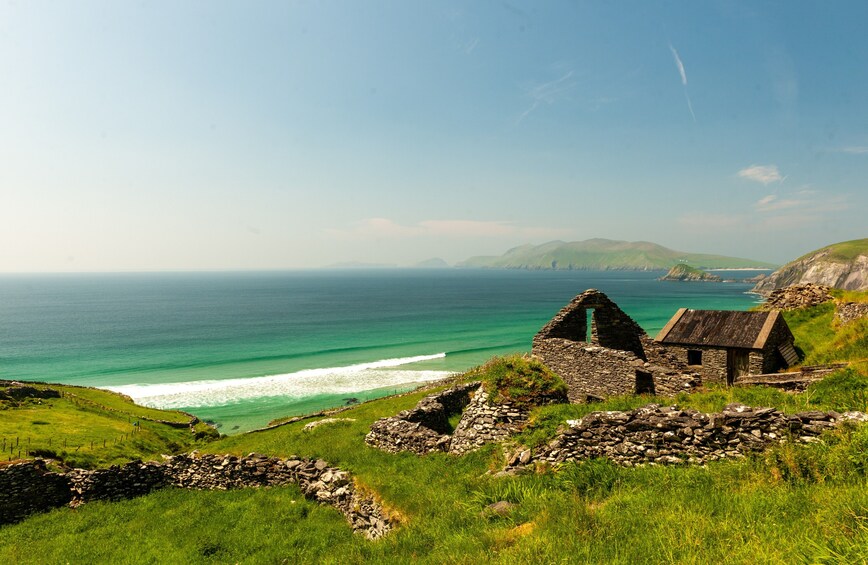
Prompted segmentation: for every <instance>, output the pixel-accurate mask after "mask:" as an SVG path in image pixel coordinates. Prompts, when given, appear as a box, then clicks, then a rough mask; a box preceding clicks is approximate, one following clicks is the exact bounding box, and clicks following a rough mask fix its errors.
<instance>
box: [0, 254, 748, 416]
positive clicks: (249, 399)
mask: <svg viewBox="0 0 868 565" xmlns="http://www.w3.org/2000/svg"><path fill="white" fill-rule="evenodd" d="M756 273H757V272H754V271H739V272H737V273H736V274H735V275H734V276H736V277H739V278H742V277H749V276H752V275H754V274H756ZM661 274H662V273H659V272H641V271H602V272H594V271H524V270H469V269H468V270H463V269H431V270H429V269H406V270H402V269H378V270H310V271H281V272H243V273H135V274H51V275H24V274H21V275H18V274H9V275H0V378H2V379H16V380H25V381H26V380H31V381H47V382H59V383H67V384H75V385H84V386H96V387H102V388H107V389H111V390H114V391H117V392H121V393H123V394H126V395H129V396H131V397H132V398H133V399H134V400H136V402H138V403H140V404H144V405H147V406H154V407H157V408H178V409H182V410H186V411H188V412H191V413H193V414H195V415H197V416H199V417H200V418H202V419H204V420H208V421H212V422H214V423H216V424H217V425H218V426H219V429H220V431H221V432H222V433H237V432H241V431H246V430H250V429H253V428H256V427H261V426H264V425H266V424H267V423H268V422H269V421H270V420H272V419H274V418H278V417H282V416H290V415H297V414H303V413H309V412H313V411H317V410H321V409H323V408H328V407H334V406H341V405H344V404H347V403H353V402H356V401H363V400H367V399H371V398H377V397H380V396H384V395H386V394H391V393H393V392H396V391H403V390H408V389H409V388H412V387H413V386H414V385H416V384H418V383H422V382H426V381H431V380H436V379H439V378H443V377H444V376H447V375H449V374H450V373H453V372H457V371H462V370H466V369H468V368H470V367H473V366H475V365H478V364H481V363H483V362H485V361H486V360H487V359H488V358H490V357H491V356H493V355H500V354H505V353H510V352H521V351H529V350H530V347H531V339H532V338H533V335H534V334H535V333H536V332H537V331H538V330H539V329H540V328H541V327H542V326H543V325H544V324H545V323H546V322H547V321H548V320H549V319H550V318H551V317H552V316H553V315H554V314H555V313H556V312H557V311H558V310H559V309H560V308H562V307H563V306H564V305H565V304H566V303H567V302H569V301H570V300H571V299H572V298H573V297H574V296H575V295H577V294H579V293H581V292H583V291H584V290H586V289H588V288H597V289H599V290H602V291H603V292H605V293H606V294H608V295H609V297H610V298H611V299H612V300H614V301H615V302H616V303H618V305H619V306H620V307H621V308H622V309H623V310H624V311H625V312H627V314H629V315H630V316H632V317H633V318H634V319H635V320H636V321H637V322H638V323H639V324H640V325H641V326H642V327H643V328H644V329H645V330H646V331H647V332H648V333H649V334H651V335H652V336H653V335H654V334H655V333H656V332H657V331H659V330H660V328H662V327H663V325H664V324H665V323H666V321H667V320H668V319H669V318H670V317H671V316H672V314H674V312H675V311H676V310H677V309H678V308H681V307H688V308H704V309H720V310H744V309H747V308H749V307H750V306H752V305H754V304H755V302H756V301H757V297H756V296H755V295H751V294H747V291H748V290H749V289H750V288H751V286H752V285H750V284H747V283H701V282H697V283H689V282H663V281H658V280H656V278H657V277H659V276H661Z"/></svg>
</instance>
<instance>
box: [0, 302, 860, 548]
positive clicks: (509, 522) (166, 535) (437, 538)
mask: <svg viewBox="0 0 868 565" xmlns="http://www.w3.org/2000/svg"><path fill="white" fill-rule="evenodd" d="M823 315H825V314H824V313H823V312H818V313H816V315H814V316H810V315H807V316H805V319H798V320H793V326H794V327H793V329H794V332H795V333H796V336H797V338H798V337H799V336H800V335H807V334H806V332H810V331H814V330H816V327H815V328H814V330H812V329H811V327H812V326H811V324H817V327H820V326H821V325H822V322H817V321H816V318H818V317H822V316H823ZM833 329H834V328H833ZM835 339H837V336H836V335H834V331H833V332H832V334H831V335H829V334H828V333H825V332H823V331H819V332H817V333H816V335H811V340H810V343H811V344H812V345H813V347H814V351H817V352H819V351H829V350H831V349H832V346H831V345H829V344H830V343H831V342H832V341H834V340H835ZM799 345H800V347H802V348H803V349H804V348H805V347H806V345H807V343H806V342H805V341H802V340H800V342H799ZM817 355H819V353H817ZM423 394H424V393H415V394H411V395H407V396H404V397H397V398H387V399H382V400H378V401H374V402H370V403H367V404H363V405H361V406H358V407H355V408H353V409H352V410H349V411H347V412H344V413H342V414H341V416H342V417H347V418H353V419H354V420H355V421H352V422H341V423H336V424H330V425H324V426H321V427H318V428H316V429H315V430H314V431H311V432H304V431H303V430H302V427H303V425H304V423H305V422H297V423H294V424H290V425H286V426H282V427H279V428H276V429H273V430H269V431H266V432H259V433H252V434H244V435H239V436H232V437H228V438H223V439H221V440H219V441H217V442H215V443H213V444H210V445H209V446H207V448H206V449H207V450H208V451H213V452H221V453H222V452H232V453H237V454H244V453H247V452H250V451H257V452H261V453H268V454H275V455H289V454H300V455H306V456H316V457H322V458H325V459H327V460H329V461H330V462H332V463H334V464H337V465H340V466H342V467H344V468H346V469H348V470H350V471H352V472H353V473H354V474H355V475H356V477H357V480H358V481H359V483H360V484H361V485H362V486H363V487H365V488H369V489H372V490H373V491H375V492H376V493H377V494H378V496H379V497H380V498H381V499H382V500H383V502H384V503H385V504H386V505H387V506H389V507H390V508H392V509H393V510H394V511H395V512H396V515H397V516H399V518H401V519H402V520H403V521H404V524H403V525H402V527H400V528H399V529H398V530H397V531H395V532H393V533H392V534H391V535H390V536H388V537H387V538H385V539H383V540H381V541H379V542H375V543H369V542H365V541H364V540H363V539H361V538H360V537H359V536H354V535H352V534H351V533H350V531H349V528H347V527H346V525H345V524H344V523H343V519H342V517H341V516H340V515H339V514H338V513H337V512H336V511H334V510H332V509H329V508H324V507H318V506H316V505H313V504H311V503H309V502H305V501H303V500H300V499H299V498H298V492H297V491H296V490H295V489H293V488H277V489H269V490H264V491H256V490H249V491H240V492H228V493H194V492H181V491H166V492H161V493H155V494H153V495H150V496H147V497H142V498H139V499H136V500H131V501H126V502H121V503H114V504H92V505H85V506H83V507H80V508H78V509H76V510H69V509H60V510H57V511H55V512H52V513H50V514H47V515H43V516H36V517H33V518H31V519H29V520H27V521H25V522H23V523H21V524H18V525H14V526H8V527H5V528H2V529H0V561H8V562H21V563H27V562H34V563H37V562H38V563H41V562H63V561H70V562H86V561H98V562H189V563H197V562H202V563H207V562H246V563H259V562H278V561H280V560H281V559H284V558H287V559H290V560H301V561H304V562H333V563H358V562H389V563H391V562H413V561H419V562H428V563H441V562H450V563H487V562H496V563H514V562H564V561H567V562H622V563H627V562H636V563H652V562H654V563H657V562H661V561H662V562H681V563H707V562H714V561H720V562H726V563H780V562H801V561H807V562H822V561H825V562H841V563H845V562H846V563H853V562H864V561H866V560H868V488H866V487H868V479H866V476H868V427H866V426H863V427H861V428H857V429H855V430H850V429H847V430H843V431H841V432H839V433H836V434H833V435H830V436H828V437H827V438H826V441H825V442H824V443H822V444H813V445H807V446H792V445H789V446H783V447H780V448H778V449H776V450H773V451H771V452H768V453H766V454H764V455H759V456H756V457H753V458H749V459H746V460H741V461H729V462H719V463H715V464H711V465H708V466H707V467H705V468H694V467H645V468H639V469H621V468H617V467H615V466H613V465H611V464H609V463H607V462H605V461H589V462H584V463H581V464H571V465H567V466H565V467H564V468H562V469H561V470H559V471H558V472H556V473H552V472H542V473H539V474H536V475H532V476H526V477H517V478H502V479H495V478H492V477H491V476H490V475H486V471H489V470H495V469H498V468H499V467H500V465H501V464H502V460H501V457H502V456H501V453H500V450H499V448H497V447H495V446H489V447H487V448H486V449H483V450H482V451H480V452H477V453H474V454H471V455H469V456H465V457H461V458H455V457H450V456H446V455H431V456H426V457H416V456H414V455H410V454H388V453H383V452H380V451H378V450H375V449H371V448H368V447H366V446H365V445H364V443H363V440H364V435H365V433H366V432H367V431H368V429H369V426H370V424H371V422H373V421H374V420H375V419H376V418H378V417H381V416H384V415H391V414H394V413H395V412H397V411H399V410H401V409H404V408H409V407H411V406H413V405H414V404H415V402H416V401H418V399H419V398H420V397H421V396H422V395H423ZM866 399H868V376H866V375H865V374H860V373H858V372H857V371H856V370H852V369H851V370H847V371H844V372H841V373H839V374H837V375H836V376H835V377H832V378H830V379H827V380H826V381H823V382H822V383H818V384H815V385H813V386H812V387H811V388H810V389H809V391H808V392H807V393H805V394H802V395H789V394H784V393H781V392H778V391H775V390H771V389H759V388H749V389H740V388H739V389H717V390H710V391H707V392H704V393H699V394H694V395H683V396H680V397H678V398H677V399H676V402H677V403H678V404H680V405H682V406H685V407H694V408H697V409H700V410H706V411H708V410H717V409H720V408H721V407H722V406H723V405H725V404H726V403H728V402H732V401H741V402H745V403H748V404H753V405H775V406H779V407H780V408H782V409H784V410H786V411H798V410H803V409H806V408H807V409H813V408H819V409H829V408H835V409H838V410H846V409H861V410H866V409H868V405H866ZM650 401H659V402H666V403H671V402H672V400H671V399H656V398H652V397H644V398H637V397H625V398H615V399H612V400H610V401H608V402H606V403H602V404H597V405H593V406H580V405H575V406H569V405H567V406H551V407H545V408H541V409H538V410H537V411H536V412H535V414H534V418H533V422H534V423H533V425H532V426H530V428H529V429H528V430H527V431H526V432H525V433H524V434H523V436H521V437H520V438H518V439H519V440H520V441H522V442H524V443H527V444H534V443H539V442H542V441H545V440H546V438H548V437H550V434H551V433H553V431H554V429H555V428H556V427H557V425H558V424H559V423H560V422H562V421H563V420H564V419H565V418H567V417H577V416H581V415H582V414H584V413H586V412H588V411H590V410H599V409H624V408H631V407H634V406H639V405H641V404H645V403H647V402H650ZM499 500H508V501H510V502H513V503H514V504H516V506H515V507H514V508H513V509H512V511H511V512H509V513H508V514H507V515H506V516H495V515H493V514H491V513H490V512H488V511H486V506H487V504H489V503H492V502H496V501H499ZM203 516H207V519H206V520H203V519H202V517H203ZM82 540H87V541H88V543H86V544H85V543H82Z"/></svg>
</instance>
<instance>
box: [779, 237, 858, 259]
mask: <svg viewBox="0 0 868 565" xmlns="http://www.w3.org/2000/svg"><path fill="white" fill-rule="evenodd" d="M825 250H829V255H827V258H828V259H831V260H833V261H838V262H842V263H843V262H848V261H852V260H853V259H855V258H856V257H858V256H859V255H865V254H868V239H853V240H850V241H842V242H840V243H833V244H832V245H827V246H826V247H823V248H822V249H818V250H817V251H812V252H810V253H808V254H807V255H802V256H801V257H799V258H798V259H796V261H801V260H802V259H807V258H808V257H812V256H813V255H815V254H816V253H817V252H819V251H825Z"/></svg>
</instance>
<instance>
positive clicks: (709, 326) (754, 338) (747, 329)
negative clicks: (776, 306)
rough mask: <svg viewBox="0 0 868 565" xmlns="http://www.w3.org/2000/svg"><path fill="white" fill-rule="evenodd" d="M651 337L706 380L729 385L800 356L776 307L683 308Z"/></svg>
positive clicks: (791, 335) (790, 333) (794, 360)
mask: <svg viewBox="0 0 868 565" xmlns="http://www.w3.org/2000/svg"><path fill="white" fill-rule="evenodd" d="M655 341H656V342H657V343H659V344H660V345H662V346H664V347H665V348H666V350H668V351H669V352H670V353H671V354H672V355H674V356H675V357H676V358H680V359H681V360H682V361H683V362H685V363H686V364H687V365H688V367H689V368H690V369H693V370H695V371H697V372H699V373H700V374H701V375H702V379H703V381H705V382H725V383H726V384H728V385H731V384H733V383H735V381H736V379H738V377H740V376H744V375H757V374H763V373H773V372H775V371H777V370H778V369H780V368H783V367H788V366H789V365H792V364H794V363H795V362H797V361H798V355H797V354H796V351H795V349H794V347H793V342H794V338H793V334H792V332H790V328H789V327H788V326H787V323H786V321H784V318H783V316H781V314H780V312H778V311H771V312H735V311H719V310H689V309H687V308H681V309H680V310H678V312H676V313H675V315H674V316H673V317H672V319H671V320H669V322H668V323H667V324H666V326H665V327H664V328H663V329H662V330H661V331H660V333H659V334H658V335H657V337H656V338H655Z"/></svg>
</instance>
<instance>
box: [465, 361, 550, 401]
mask: <svg viewBox="0 0 868 565" xmlns="http://www.w3.org/2000/svg"><path fill="white" fill-rule="evenodd" d="M466 377H467V378H469V379H472V380H474V379H479V380H482V381H483V382H484V383H485V389H486V390H489V391H494V393H493V394H491V395H490V396H489V402H491V403H500V402H505V401H509V402H512V403H514V404H515V405H517V406H524V405H532V404H534V400H535V399H539V398H545V397H549V398H551V397H561V398H566V394H567V385H566V384H564V381H563V380H561V378H560V377H559V376H557V375H555V374H554V373H552V372H551V371H550V370H549V369H548V368H547V367H546V366H545V365H543V364H542V363H541V362H540V361H538V360H536V359H533V358H531V357H529V356H527V355H509V356H506V357H495V358H493V359H491V360H490V361H489V362H488V363H486V364H484V365H482V366H480V367H476V368H474V369H471V370H470V371H468V372H467V373H466Z"/></svg>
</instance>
